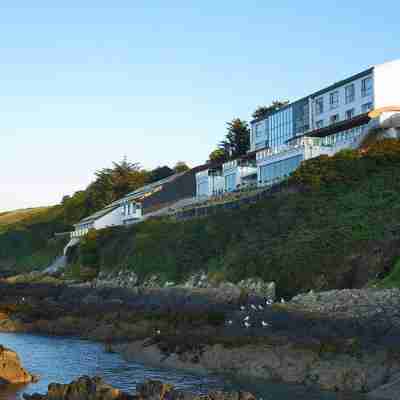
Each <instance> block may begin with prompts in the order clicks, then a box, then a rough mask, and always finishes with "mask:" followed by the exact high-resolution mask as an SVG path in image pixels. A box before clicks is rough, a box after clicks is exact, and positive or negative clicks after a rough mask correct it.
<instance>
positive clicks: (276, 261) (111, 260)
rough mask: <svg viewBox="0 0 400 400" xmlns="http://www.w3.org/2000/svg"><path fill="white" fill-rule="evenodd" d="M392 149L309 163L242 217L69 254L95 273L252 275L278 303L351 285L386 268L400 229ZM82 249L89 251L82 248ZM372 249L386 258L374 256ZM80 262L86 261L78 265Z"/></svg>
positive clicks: (139, 228)
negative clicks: (280, 298) (274, 290)
mask: <svg viewBox="0 0 400 400" xmlns="http://www.w3.org/2000/svg"><path fill="white" fill-rule="evenodd" d="M399 177H400V141H397V140H385V141H382V142H378V143H376V144H373V145H371V146H370V147H369V148H367V149H363V150H362V151H343V152H340V153H338V154H337V155H336V156H334V157H331V158H328V157H325V156H321V157H319V158H316V159H312V160H309V161H307V162H305V163H303V164H302V166H301V167H300V168H299V169H298V170H297V171H296V172H295V173H294V174H293V176H292V177H291V178H290V179H289V181H288V183H287V188H286V189H285V190H283V192H282V193H279V194H277V195H275V196H274V197H271V198H269V199H266V200H264V201H262V202H259V203H258V204H255V205H251V206H244V207H242V208H241V209H240V210H236V211H229V212H228V211H226V212H221V213H219V214H217V215H214V216H211V217H207V218H202V219H198V220H190V221H185V222H176V221H173V220H148V221H146V222H144V223H142V224H139V225H136V226H134V227H131V228H130V229H128V230H126V229H115V228H114V229H107V230H103V231H99V232H97V233H96V235H94V236H93V237H88V238H87V242H85V244H84V246H82V248H81V249H80V251H79V252H78V253H77V254H75V255H74V257H73V258H74V260H75V262H76V261H78V262H80V263H82V264H83V265H87V266H91V267H93V266H95V267H96V268H102V269H106V268H122V267H124V268H133V269H134V270H135V272H137V273H138V274H139V275H140V276H141V277H142V278H144V277H145V276H148V275H149V274H154V273H156V274H159V275H161V277H162V278H163V279H165V280H173V281H179V280H182V279H185V278H186V277H187V276H188V275H189V274H190V273H191V272H193V271H196V270H199V269H205V270H206V271H207V272H208V273H209V274H210V276H217V277H218V280H222V279H226V280H231V281H234V282H235V281H238V280H241V279H244V278H246V277H252V276H258V277H262V278H263V279H265V280H267V281H275V282H277V286H278V289H279V290H280V292H281V294H282V295H292V294H294V293H297V292H298V291H305V290H310V289H328V288H341V287H358V286H361V285H364V284H366V282H367V281H368V280H372V279H373V278H374V277H375V275H377V274H379V273H381V274H382V273H383V271H385V270H390V268H391V265H393V261H394V259H395V258H396V257H397V256H400V249H398V246H397V245H392V244H393V243H396V240H398V235H399V234H400V232H399V230H398V229H397V228H396V227H398V226H399V222H400V207H399V204H400V178H399ZM89 242H90V245H89ZM379 251H381V252H383V253H384V254H385V257H381V258H376V256H375V254H378V253H379ZM85 260H88V261H85Z"/></svg>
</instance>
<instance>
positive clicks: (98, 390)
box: [24, 376, 131, 400]
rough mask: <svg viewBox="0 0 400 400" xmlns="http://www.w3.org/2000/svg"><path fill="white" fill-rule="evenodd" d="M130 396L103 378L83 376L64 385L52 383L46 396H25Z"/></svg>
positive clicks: (121, 399)
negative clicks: (105, 381)
mask: <svg viewBox="0 0 400 400" xmlns="http://www.w3.org/2000/svg"><path fill="white" fill-rule="evenodd" d="M129 397H131V396H129V395H127V394H125V393H124V392H122V391H121V390H119V389H115V388H113V387H112V386H111V385H108V384H106V383H104V382H103V380H102V379H101V378H98V377H94V378H90V377H88V376H82V377H80V378H79V379H77V380H76V381H73V382H71V383H69V384H66V385H62V384H59V383H51V384H50V385H49V387H48V392H47V394H46V395H41V394H38V393H35V394H33V395H28V394H26V393H25V394H24V399H26V400H126V399H128V398H129Z"/></svg>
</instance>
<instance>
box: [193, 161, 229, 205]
mask: <svg viewBox="0 0 400 400" xmlns="http://www.w3.org/2000/svg"><path fill="white" fill-rule="evenodd" d="M202 167H203V168H202ZM202 167H198V169H199V171H198V172H196V197H197V198H199V199H201V198H207V197H211V196H218V195H220V194H222V193H223V192H224V177H223V176H222V169H221V167H220V166H218V167H214V168H213V167H211V166H202Z"/></svg>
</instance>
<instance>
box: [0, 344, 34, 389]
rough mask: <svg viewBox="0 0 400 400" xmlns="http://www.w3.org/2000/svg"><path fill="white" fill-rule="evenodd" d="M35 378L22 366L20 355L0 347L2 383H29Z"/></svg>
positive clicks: (0, 380)
mask: <svg viewBox="0 0 400 400" xmlns="http://www.w3.org/2000/svg"><path fill="white" fill-rule="evenodd" d="M32 380H33V377H32V375H30V374H29V373H28V372H27V371H26V370H25V369H24V368H23V366H22V364H21V361H20V359H19V357H18V354H17V353H16V352H15V351H13V350H10V349H7V348H6V347H3V346H1V345H0V383H3V384H8V383H29V382H32Z"/></svg>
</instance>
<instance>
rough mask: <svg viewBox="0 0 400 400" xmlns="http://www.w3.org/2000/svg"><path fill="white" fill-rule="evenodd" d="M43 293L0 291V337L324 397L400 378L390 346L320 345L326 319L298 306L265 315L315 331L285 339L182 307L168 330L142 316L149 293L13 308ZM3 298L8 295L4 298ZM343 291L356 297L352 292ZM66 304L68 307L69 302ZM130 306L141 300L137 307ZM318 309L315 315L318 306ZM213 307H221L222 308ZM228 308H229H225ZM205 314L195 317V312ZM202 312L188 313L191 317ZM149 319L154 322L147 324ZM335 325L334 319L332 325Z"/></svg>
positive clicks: (341, 341) (161, 320) (22, 288)
mask: <svg viewBox="0 0 400 400" xmlns="http://www.w3.org/2000/svg"><path fill="white" fill-rule="evenodd" d="M43 289H44V288H43V287H40V288H38V287H37V286H36V287H32V286H30V285H19V286H18V285H17V286H11V287H7V288H6V287H4V286H3V287H2V293H3V298H2V301H0V312H1V315H0V330H1V331H3V332H15V333H19V332H26V333H35V334H43V333H44V334H48V335H50V336H55V335H57V336H67V337H71V336H73V337H77V338H83V339H87V340H91V341H96V342H99V343H103V344H104V345H105V350H106V351H107V350H108V351H110V350H111V351H114V352H117V353H119V354H121V356H122V357H124V358H127V359H128V360H129V359H130V360H132V359H134V360H135V361H138V362H141V363H145V364H147V365H154V366H158V367H160V366H161V367H166V368H174V369H178V370H179V369H180V370H185V371H190V372H194V373H196V374H198V373H200V374H228V375H229V376H233V377H238V378H245V377H246V376H247V377H249V378H257V379H262V380H264V381H266V382H268V381H270V382H281V383H288V384H301V385H305V386H313V387H316V388H320V389H322V390H330V391H342V392H347V391H353V392H358V393H367V392H370V391H373V390H375V389H377V388H379V387H380V386H382V385H385V384H388V383H390V381H391V379H393V378H394V377H395V376H396V374H398V373H400V351H399V352H398V353H396V352H394V350H393V348H391V347H390V346H389V347H387V348H385V347H384V346H373V345H372V344H369V343H363V342H362V341H361V340H359V341H354V340H353V341H352V340H349V339H346V338H337V342H332V341H328V340H327V339H326V341H325V339H324V337H323V336H321V335H320V336H317V335H316V333H318V332H319V330H321V329H322V328H323V327H324V326H325V325H326V324H327V323H329V319H326V318H325V319H324V316H323V315H321V311H320V312H319V314H315V313H313V312H311V311H310V309H311V308H312V307H311V303H310V304H308V303H307V304H308V306H303V308H302V309H301V311H300V308H299V304H289V305H287V306H284V307H283V306H281V305H277V306H276V307H275V308H273V309H271V310H270V311H269V314H268V315H269V317H270V318H271V319H272V317H273V318H275V319H276V320H277V321H278V320H279V318H281V319H282V318H283V316H284V317H285V318H292V319H293V321H291V320H289V319H287V321H286V320H285V324H286V323H287V324H289V323H292V322H293V326H296V327H297V328H296V329H297V330H298V331H299V332H301V329H302V328H303V325H304V324H306V323H307V324H310V326H311V327H313V325H315V327H314V328H315V329H314V332H313V331H310V332H309V333H310V335H311V334H312V336H308V337H301V336H300V334H299V335H298V337H296V335H294V336H292V337H291V336H290V332H289V328H291V327H290V326H289V327H288V330H287V331H285V332H282V331H280V330H279V331H276V332H275V331H274V330H273V329H271V332H268V333H267V331H266V330H263V329H262V328H257V329H254V331H251V332H249V331H247V330H246V329H242V330H239V329H238V330H237V332H236V331H235V330H233V333H230V332H231V331H230V330H228V329H227V327H226V326H225V325H224V323H222V325H221V324H220V321H217V322H218V324H217V325H216V326H213V325H210V324H209V322H208V323H204V321H203V322H202V323H201V324H200V325H198V326H196V321H194V322H193V321H192V322H191V323H189V324H188V322H187V321H186V319H185V318H187V315H186V314H185V313H186V312H188V310H189V311H190V312H192V313H193V310H191V309H190V307H189V308H188V309H185V308H181V310H180V311H179V312H178V313H177V314H173V317H174V318H175V319H174V324H175V325H174V326H173V327H171V326H170V324H171V316H170V315H169V314H166V315H164V314H154V313H156V311H154V310H153V311H152V312H150V313H149V314H141V312H142V313H143V309H142V306H143V302H144V303H146V304H150V305H151V303H152V302H151V301H150V300H152V298H151V296H154V293H152V295H150V294H146V295H145V296H150V297H148V298H147V299H148V300H149V301H148V302H146V301H144V299H143V298H142V296H143V295H140V296H138V297H132V294H129V293H128V294H127V293H125V294H126V295H127V297H126V298H120V301H116V299H113V298H110V297H108V298H105V293H108V294H110V293H111V294H115V293H119V291H111V292H110V291H108V292H105V291H96V290H90V291H88V289H79V293H80V294H81V296H80V297H78V296H75V297H69V296H64V295H66V294H70V295H72V294H73V293H75V295H76V294H77V292H76V290H77V289H76V288H73V289H71V288H67V287H58V288H53V290H52V293H51V292H50V294H51V295H52V296H48V297H46V298H44V297H41V296H39V295H38V293H37V295H36V296H31V297H30V300H29V307H28V306H27V305H26V303H24V304H20V303H19V302H20V299H21V298H24V297H23V296H22V295H23V294H25V295H26V294H27V292H30V293H31V294H32V293H33V294H35V291H36V292H39V293H43ZM7 291H9V293H8V294H9V295H11V294H12V296H8V297H7V296H4V294H7ZM64 292H66V293H64ZM348 292H349V294H351V295H352V296H353V297H354V296H355V293H356V292H355V291H348ZM360 293H363V292H361V291H360ZM56 294H57V296H55V295H56ZM83 294H85V295H86V296H83ZM88 296H92V297H93V298H94V296H97V303H95V304H91V305H90V306H89V305H88V304H86V305H85V303H83V301H84V299H85V298H87V297H88ZM119 296H120V297H121V293H119ZM336 296H337V295H336ZM368 296H369V297H370V296H371V293H368ZM396 296H397V293H396ZM5 297H6V298H7V300H6V301H5ZM111 297H112V296H111ZM66 298H67V299H68V300H67V301H66V300H65V299H66ZM399 298H400V297H399ZM63 299H64V300H63ZM71 299H73V300H74V302H70V300H71ZM99 299H102V300H101V301H100V300H99ZM93 300H94V299H93ZM110 300H111V301H110ZM134 300H135V301H139V300H140V304H136V303H135V301H134ZM298 303H299V302H298ZM318 304H319V306H318V307H319V308H321V307H320V305H321V304H320V303H318ZM135 306H138V307H136V308H135ZM213 306H215V304H213ZM220 306H221V307H222V308H223V307H225V306H226V305H223V304H221V305H220ZM236 306H237V305H235V307H236ZM235 307H233V306H232V305H231V309H234V308H235ZM138 309H139V310H141V311H138ZM231 309H229V308H227V310H226V313H227V315H233V316H234V315H235V313H236V312H237V311H232V310H231ZM157 312H158V313H159V312H160V311H159V310H158V311H157ZM204 312H206V311H205V310H201V313H204ZM175 313H176V312H175ZM201 313H200V314H195V315H196V317H197V316H200V315H202V314H201ZM322 314H323V313H322ZM188 315H191V314H188ZM206 315H208V314H206ZM157 316H158V317H157ZM149 317H151V318H153V319H147V318H149ZM181 317H182V318H183V317H185V318H183V319H182V321H183V322H182V321H181V320H179V318H181ZM336 317H337V316H336ZM129 318H132V319H131V320H129ZM176 318H177V319H178V320H176ZM232 318H233V317H232ZM206 320H207V319H206ZM206 320H205V321H206ZM338 321H340V320H339V319H337V320H335V321H334V322H335V324H338V323H339V322H338ZM345 322H346V324H347V322H348V321H347V320H343V327H344V326H346V325H345ZM156 329H157V330H158V329H161V331H162V333H161V334H160V335H157V334H156V333H155V332H156ZM168 329H170V331H168ZM292 333H293V332H292ZM262 335H264V336H262Z"/></svg>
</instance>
